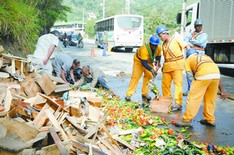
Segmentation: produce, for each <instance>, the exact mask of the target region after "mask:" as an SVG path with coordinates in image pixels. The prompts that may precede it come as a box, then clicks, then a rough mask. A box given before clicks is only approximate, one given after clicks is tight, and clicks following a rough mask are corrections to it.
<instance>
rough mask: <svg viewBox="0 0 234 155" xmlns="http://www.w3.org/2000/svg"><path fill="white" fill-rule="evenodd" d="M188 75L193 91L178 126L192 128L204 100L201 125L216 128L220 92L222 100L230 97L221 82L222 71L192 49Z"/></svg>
mask: <svg viewBox="0 0 234 155" xmlns="http://www.w3.org/2000/svg"><path fill="white" fill-rule="evenodd" d="M185 68H186V74H187V76H188V78H189V79H190V80H191V81H192V84H191V90H190V91H189V93H188V97H187V100H186V111H185V113H184V114H183V121H180V122H176V123H175V125H176V126H188V127H192V122H191V121H192V120H193V118H194V117H195V116H196V115H197V113H198V111H199V108H200V106H201V104H202V101H203V100H204V107H203V117H204V119H202V120H200V123H201V124H203V125H208V126H215V116H214V112H215V102H216V96H217V92H218V88H219V90H220V94H221V95H220V98H221V99H226V98H227V97H228V96H227V94H226V93H225V92H224V89H223V86H222V82H221V80H220V71H219V68H218V66H217V65H216V64H215V63H214V62H213V60H212V59H211V58H210V57H209V56H207V55H205V54H198V52H197V51H196V50H195V49H193V48H191V49H189V50H188V51H187V52H186V61H185Z"/></svg>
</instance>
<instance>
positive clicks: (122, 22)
mask: <svg viewBox="0 0 234 155" xmlns="http://www.w3.org/2000/svg"><path fill="white" fill-rule="evenodd" d="M117 23H118V26H119V27H120V28H139V27H140V26H141V18H139V17H119V18H117Z"/></svg>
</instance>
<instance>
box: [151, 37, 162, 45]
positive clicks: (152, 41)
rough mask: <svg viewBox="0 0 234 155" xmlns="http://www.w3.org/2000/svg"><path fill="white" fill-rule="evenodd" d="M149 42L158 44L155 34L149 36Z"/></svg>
mask: <svg viewBox="0 0 234 155" xmlns="http://www.w3.org/2000/svg"><path fill="white" fill-rule="evenodd" d="M149 42H150V43H151V44H152V45H158V44H159V43H160V40H159V38H158V36H157V35H153V36H152V37H150V40H149Z"/></svg>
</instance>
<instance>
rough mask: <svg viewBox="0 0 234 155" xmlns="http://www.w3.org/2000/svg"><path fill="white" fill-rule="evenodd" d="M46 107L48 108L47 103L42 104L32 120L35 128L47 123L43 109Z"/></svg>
mask: <svg viewBox="0 0 234 155" xmlns="http://www.w3.org/2000/svg"><path fill="white" fill-rule="evenodd" d="M48 108H50V106H49V105H48V104H45V105H44V106H43V108H42V109H41V111H40V112H39V113H38V115H37V116H36V117H35V119H34V120H33V125H34V126H35V127H36V128H37V129H39V128H41V127H42V126H43V125H45V124H46V123H47V119H48V117H47V116H46V114H45V110H46V109H48Z"/></svg>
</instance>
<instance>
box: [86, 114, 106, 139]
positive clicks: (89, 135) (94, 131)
mask: <svg viewBox="0 0 234 155" xmlns="http://www.w3.org/2000/svg"><path fill="white" fill-rule="evenodd" d="M106 117H107V114H105V115H104V116H103V117H102V118H101V119H100V120H99V122H98V123H97V124H96V125H95V126H91V127H89V128H88V129H87V130H86V131H87V132H88V133H87V134H86V135H85V138H89V137H91V136H92V135H93V134H95V133H96V132H97V131H98V130H99V127H100V126H101V124H102V123H103V121H104V120H106Z"/></svg>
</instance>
